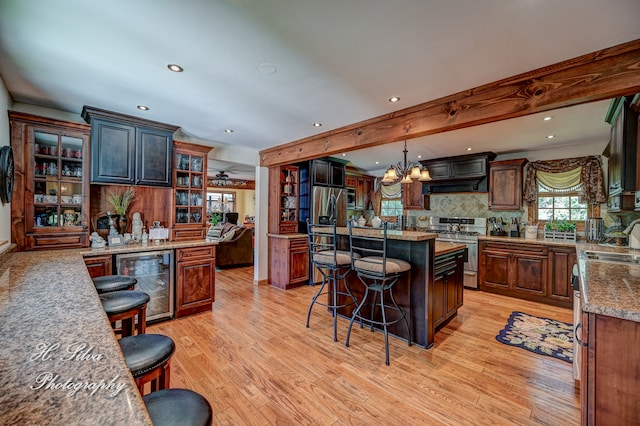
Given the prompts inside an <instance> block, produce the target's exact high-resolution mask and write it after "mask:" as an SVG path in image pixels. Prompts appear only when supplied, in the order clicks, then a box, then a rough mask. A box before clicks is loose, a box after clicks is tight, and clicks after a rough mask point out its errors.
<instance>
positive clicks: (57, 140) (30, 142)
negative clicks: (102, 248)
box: [9, 111, 90, 251]
mask: <svg viewBox="0 0 640 426" xmlns="http://www.w3.org/2000/svg"><path fill="white" fill-rule="evenodd" d="M9 120H10V122H11V146H12V148H13V153H14V170H15V172H14V194H13V201H12V203H11V235H12V241H13V242H14V243H15V244H16V247H17V250H19V251H23V250H39V249H54V248H74V247H87V246H88V245H89V232H88V230H89V196H88V194H89V180H88V177H87V173H86V172H87V169H88V167H87V165H88V161H87V152H88V142H89V131H90V129H89V126H87V125H86V124H83V123H74V122H67V121H59V120H52V119H49V118H45V117H39V116H36V115H31V114H25V113H20V112H15V111H10V112H9Z"/></svg>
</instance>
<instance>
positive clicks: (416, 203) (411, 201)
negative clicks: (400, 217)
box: [402, 181, 426, 210]
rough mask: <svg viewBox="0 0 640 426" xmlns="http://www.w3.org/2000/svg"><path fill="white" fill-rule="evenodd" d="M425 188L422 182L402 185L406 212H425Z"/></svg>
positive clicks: (403, 204) (403, 205)
mask: <svg viewBox="0 0 640 426" xmlns="http://www.w3.org/2000/svg"><path fill="white" fill-rule="evenodd" d="M423 186H424V185H423V184H422V182H420V181H415V182H411V183H409V184H405V185H402V192H403V194H404V196H403V200H402V202H403V203H402V207H403V208H404V209H405V210H424V209H425V208H426V207H425V201H424V198H425V194H424V193H423Z"/></svg>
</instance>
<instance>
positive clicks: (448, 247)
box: [435, 241, 467, 256]
mask: <svg viewBox="0 0 640 426" xmlns="http://www.w3.org/2000/svg"><path fill="white" fill-rule="evenodd" d="M465 248H467V245H466V244H460V243H454V242H447V241H436V249H435V255H436V256H440V255H443V254H447V253H453V252H455V251H458V250H464V249H465Z"/></svg>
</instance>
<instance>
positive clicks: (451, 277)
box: [445, 268, 458, 319]
mask: <svg viewBox="0 0 640 426" xmlns="http://www.w3.org/2000/svg"><path fill="white" fill-rule="evenodd" d="M457 274H458V271H457V268H456V269H454V270H452V271H447V272H446V274H445V290H446V292H447V294H446V297H445V318H447V319H448V318H451V317H452V316H453V315H455V313H456V312H457V307H456V297H457V295H458V289H457V288H456V284H457V280H456V275H457Z"/></svg>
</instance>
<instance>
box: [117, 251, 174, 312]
mask: <svg viewBox="0 0 640 426" xmlns="http://www.w3.org/2000/svg"><path fill="white" fill-rule="evenodd" d="M173 264H174V262H173V250H159V251H150V252H144V253H126V254H118V255H116V270H117V274H118V275H129V276H132V277H136V279H137V280H138V283H137V284H136V287H135V289H136V290H140V291H144V292H145V293H147V294H148V295H149V297H150V298H151V300H150V301H149V303H148V304H147V322H149V321H158V320H162V319H168V318H171V317H173V294H174V292H173V276H174V274H173Z"/></svg>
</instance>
